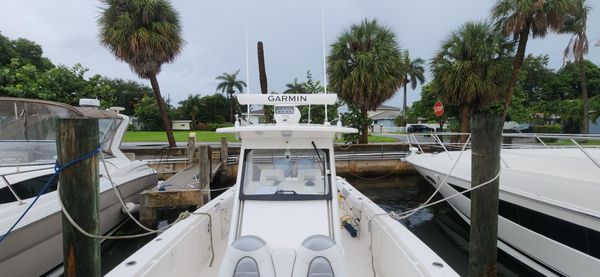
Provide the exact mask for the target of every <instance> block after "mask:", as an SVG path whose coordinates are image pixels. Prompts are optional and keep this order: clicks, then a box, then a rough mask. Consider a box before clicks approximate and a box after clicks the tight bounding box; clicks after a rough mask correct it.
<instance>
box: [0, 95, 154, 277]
mask: <svg viewBox="0 0 600 277" xmlns="http://www.w3.org/2000/svg"><path fill="white" fill-rule="evenodd" d="M95 101H97V100H95ZM95 101H94V100H91V102H95ZM59 117H63V118H68V117H74V118H78V117H84V118H97V119H98V121H99V128H100V130H99V131H100V132H99V133H100V142H101V149H102V154H103V156H104V157H105V161H106V167H107V168H108V173H109V174H110V177H112V181H113V182H114V184H115V185H116V187H117V188H118V191H119V193H120V194H121V196H122V198H123V199H124V200H125V201H127V202H137V195H138V194H139V192H141V191H142V190H144V189H146V188H148V187H149V186H153V185H154V186H156V184H157V175H156V171H154V170H153V169H151V168H149V167H148V166H147V165H146V163H145V162H142V161H130V160H129V159H127V157H125V155H124V154H123V153H122V152H121V151H120V150H119V146H120V144H121V138H122V137H123V134H124V133H125V130H126V129H127V126H128V120H129V119H128V117H127V116H125V115H120V114H117V113H116V112H112V111H104V110H99V109H97V108H94V107H78V108H75V107H72V106H69V105H66V104H62V103H55V102H49V101H41V100H33V99H19V98H7V97H0V153H1V154H0V235H2V236H4V235H5V234H6V232H7V231H8V230H9V229H10V228H11V227H12V226H13V225H14V224H15V222H17V220H18V219H19V217H20V216H21V215H22V214H23V213H24V212H25V211H26V209H27V207H28V206H29V205H30V204H31V203H32V202H33V200H34V199H35V197H36V196H37V194H38V193H39V192H40V191H41V190H42V188H43V186H44V185H45V184H46V182H47V181H48V179H49V178H50V176H51V175H52V174H53V173H54V163H55V161H56V158H57V153H56V142H55V140H56V129H57V127H58V118H59ZM99 169H100V188H99V191H100V199H99V203H100V211H99V213H100V214H99V215H100V231H101V232H102V233H103V234H104V233H107V232H108V231H110V230H111V229H112V228H114V227H115V226H117V225H118V224H119V223H120V222H121V221H123V219H124V218H125V215H124V214H123V213H122V212H121V206H122V205H121V203H120V201H118V198H117V196H116V193H117V190H116V189H115V191H113V187H112V185H111V184H110V182H109V180H108V179H107V172H106V170H105V167H104V165H103V164H101V165H100V166H99ZM58 182H59V180H58V177H57V178H55V179H54V182H53V183H51V184H50V185H49V188H48V190H47V191H46V193H45V194H43V195H41V196H40V197H39V199H38V201H37V202H36V203H35V205H33V206H32V208H31V209H30V210H29V212H28V213H27V214H26V215H25V217H23V218H22V220H21V221H20V222H19V223H18V224H17V225H16V226H14V229H13V230H12V231H11V232H10V233H9V234H8V235H7V236H5V237H3V239H2V240H1V241H0V272H1V274H0V275H2V276H39V275H41V274H44V273H46V272H48V271H49V270H51V269H52V268H54V267H56V266H58V265H60V264H61V263H62V259H63V255H62V254H61V253H62V223H61V214H60V205H59V203H58V195H57V193H56V187H57V184H58Z"/></svg>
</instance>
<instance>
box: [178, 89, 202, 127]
mask: <svg viewBox="0 0 600 277" xmlns="http://www.w3.org/2000/svg"><path fill="white" fill-rule="evenodd" d="M201 102H202V101H201V100H200V95H198V94H196V95H191V94H190V95H188V97H187V99H185V100H183V101H180V102H179V105H181V106H180V108H179V109H180V110H181V112H182V113H183V115H185V116H189V117H190V118H191V119H192V128H196V126H197V124H196V123H197V122H196V115H198V113H199V112H200V105H201Z"/></svg>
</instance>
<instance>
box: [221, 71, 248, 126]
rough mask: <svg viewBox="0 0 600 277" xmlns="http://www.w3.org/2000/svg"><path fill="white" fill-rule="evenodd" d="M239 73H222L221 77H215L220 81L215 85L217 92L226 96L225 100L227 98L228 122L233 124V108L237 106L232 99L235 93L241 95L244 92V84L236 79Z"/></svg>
mask: <svg viewBox="0 0 600 277" xmlns="http://www.w3.org/2000/svg"><path fill="white" fill-rule="evenodd" d="M238 73H240V70H239V69H238V71H236V72H234V73H232V74H228V73H223V74H222V75H221V76H217V78H216V79H217V80H218V81H221V82H220V83H219V84H218V85H217V90H218V91H221V92H223V93H226V94H227V98H229V121H231V122H233V121H234V119H233V107H234V106H237V101H236V100H235V98H234V97H233V95H234V94H235V93H236V91H235V90H236V89H237V92H239V93H242V92H243V91H244V87H246V82H244V81H242V80H238V79H237V75H238Z"/></svg>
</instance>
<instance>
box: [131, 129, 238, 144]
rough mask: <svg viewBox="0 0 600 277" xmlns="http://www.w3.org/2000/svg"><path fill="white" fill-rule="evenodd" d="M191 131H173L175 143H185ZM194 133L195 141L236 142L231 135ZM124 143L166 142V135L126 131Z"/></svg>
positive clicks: (211, 132) (208, 132)
mask: <svg viewBox="0 0 600 277" xmlns="http://www.w3.org/2000/svg"><path fill="white" fill-rule="evenodd" d="M190 132H192V131H173V135H174V136H175V141H178V142H187V141H188V136H189V133H190ZM193 132H194V133H196V141H198V142H200V141H204V142H219V141H221V137H226V138H227V141H238V140H237V139H235V137H234V136H233V135H232V134H218V133H216V132H213V131H193ZM123 141H124V142H167V134H166V133H165V132H163V131H127V133H125V137H124V138H123Z"/></svg>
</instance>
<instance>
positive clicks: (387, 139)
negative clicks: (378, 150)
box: [369, 136, 398, 143]
mask: <svg viewBox="0 0 600 277" xmlns="http://www.w3.org/2000/svg"><path fill="white" fill-rule="evenodd" d="M396 141H398V140H397V139H395V138H390V137H382V136H369V143H371V142H373V143H379V142H396Z"/></svg>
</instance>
